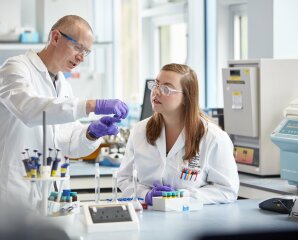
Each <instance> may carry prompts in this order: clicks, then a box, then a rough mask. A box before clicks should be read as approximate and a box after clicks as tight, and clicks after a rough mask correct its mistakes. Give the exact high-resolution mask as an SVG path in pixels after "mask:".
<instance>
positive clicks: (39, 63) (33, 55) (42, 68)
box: [26, 49, 59, 96]
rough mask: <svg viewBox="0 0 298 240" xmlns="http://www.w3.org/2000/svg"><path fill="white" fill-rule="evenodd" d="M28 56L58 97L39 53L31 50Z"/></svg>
mask: <svg viewBox="0 0 298 240" xmlns="http://www.w3.org/2000/svg"><path fill="white" fill-rule="evenodd" d="M26 56H27V57H28V58H29V59H30V61H31V63H32V64H33V65H34V66H35V67H36V69H37V70H38V71H39V72H40V73H41V75H42V76H43V77H44V78H45V79H46V80H47V82H48V84H49V86H50V87H51V88H52V93H53V95H54V96H56V95H57V93H56V89H55V87H54V84H53V81H52V79H51V77H50V74H49V71H48V69H47V67H46V65H45V64H44V63H43V61H42V60H41V59H40V57H39V56H38V55H37V53H36V52H34V51H33V50H31V49H30V50H28V51H27V52H26ZM58 79H59V78H58Z"/></svg>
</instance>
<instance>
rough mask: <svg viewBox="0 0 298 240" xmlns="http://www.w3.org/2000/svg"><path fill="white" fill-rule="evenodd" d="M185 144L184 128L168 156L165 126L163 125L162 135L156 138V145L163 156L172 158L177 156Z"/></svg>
mask: <svg viewBox="0 0 298 240" xmlns="http://www.w3.org/2000/svg"><path fill="white" fill-rule="evenodd" d="M184 145H185V134H184V128H183V130H182V131H181V133H180V135H179V137H178V138H177V140H176V142H175V144H174V146H173V147H172V148H171V150H170V152H169V153H168V156H167V155H166V131H165V127H164V126H163V128H162V131H161V134H160V137H159V138H158V139H157V140H156V146H157V149H158V151H159V153H160V155H161V156H162V157H163V158H166V157H168V158H170V157H172V156H175V154H177V153H178V152H179V151H180V150H181V149H182V148H183V147H184Z"/></svg>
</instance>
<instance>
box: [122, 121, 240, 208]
mask: <svg viewBox="0 0 298 240" xmlns="http://www.w3.org/2000/svg"><path fill="white" fill-rule="evenodd" d="M147 122H148V119H145V120H143V121H141V122H139V123H138V124H137V125H136V126H135V127H134V129H133V130H132V131H131V133H130V137H129V140H128V143H127V146H126V152H125V156H124V159H123V161H122V162H121V166H120V169H119V172H118V186H119V188H120V189H121V191H122V192H123V196H124V197H129V196H131V195H132V192H133V185H132V166H133V163H135V166H136V170H137V176H138V187H137V196H138V197H141V198H145V196H146V194H147V192H148V191H149V190H150V189H151V188H152V187H153V183H154V182H156V181H158V182H159V183H162V184H164V185H167V184H169V185H171V186H174V187H175V188H178V189H188V190H189V191H190V195H191V196H192V197H194V198H199V199H201V200H202V201H203V203H204V204H214V203H228V202H232V201H234V200H236V199H237V195H238V189H239V177H238V172H237V166H236V162H235V159H234V157H233V144H232V142H231V140H230V138H229V136H228V135H227V133H226V132H224V131H222V130H221V129H220V128H219V127H218V126H216V125H215V124H213V123H211V122H206V126H207V133H206V135H205V136H204V137H203V139H202V141H201V144H200V152H199V155H198V156H196V161H195V162H196V164H197V166H198V167H199V169H200V171H199V174H198V175H197V179H196V180H195V177H196V176H195V175H193V176H192V177H191V174H189V175H188V176H187V174H185V173H184V174H183V173H182V169H183V168H184V167H185V164H184V163H183V160H182V157H183V155H184V148H185V138H184V132H182V133H181V134H180V136H179V137H178V139H177V141H176V142H175V144H174V146H173V147H172V149H171V150H170V152H169V153H168V154H167V155H166V140H165V129H164V127H163V130H162V132H161V135H160V137H159V138H158V139H157V141H156V144H155V145H154V146H152V145H150V144H149V143H148V142H147V140H146V124H147ZM181 173H182V178H181ZM184 178H185V179H184ZM190 178H191V179H190ZM186 179H187V180H186Z"/></svg>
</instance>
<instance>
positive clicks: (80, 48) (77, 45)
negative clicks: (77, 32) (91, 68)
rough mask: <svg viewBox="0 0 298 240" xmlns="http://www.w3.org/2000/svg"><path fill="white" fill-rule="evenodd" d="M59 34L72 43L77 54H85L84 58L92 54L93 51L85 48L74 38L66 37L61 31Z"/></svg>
mask: <svg viewBox="0 0 298 240" xmlns="http://www.w3.org/2000/svg"><path fill="white" fill-rule="evenodd" d="M59 33H60V34H61V35H62V36H63V37H65V38H66V39H67V40H69V41H70V42H71V43H72V46H73V48H74V50H75V51H76V52H78V53H80V54H83V55H84V57H86V56H88V55H89V53H90V52H91V50H89V49H87V48H85V47H84V46H83V45H82V44H81V43H79V42H78V41H77V40H74V39H73V38H71V37H70V36H68V35H66V34H65V33H63V32H61V31H59Z"/></svg>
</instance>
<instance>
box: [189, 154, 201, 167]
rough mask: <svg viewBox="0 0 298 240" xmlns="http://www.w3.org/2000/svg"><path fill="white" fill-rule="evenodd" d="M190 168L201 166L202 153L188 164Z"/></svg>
mask: <svg viewBox="0 0 298 240" xmlns="http://www.w3.org/2000/svg"><path fill="white" fill-rule="evenodd" d="M188 167H189V168H196V167H197V168H198V167H200V154H197V155H196V156H195V157H193V158H192V159H191V161H190V163H189V164H188Z"/></svg>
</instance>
